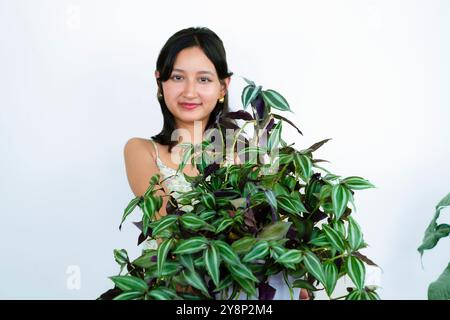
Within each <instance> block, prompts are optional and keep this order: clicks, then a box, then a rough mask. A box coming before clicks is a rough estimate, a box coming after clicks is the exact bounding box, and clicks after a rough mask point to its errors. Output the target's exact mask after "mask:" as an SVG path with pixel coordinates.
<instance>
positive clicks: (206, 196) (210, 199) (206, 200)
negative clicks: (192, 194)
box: [201, 192, 216, 210]
mask: <svg viewBox="0 0 450 320" xmlns="http://www.w3.org/2000/svg"><path fill="white" fill-rule="evenodd" d="M201 201H202V203H203V204H204V205H205V207H206V208H208V209H211V210H213V209H214V208H215V207H216V198H215V197H214V195H212V194H211V193H209V192H208V193H203V194H202V195H201Z"/></svg>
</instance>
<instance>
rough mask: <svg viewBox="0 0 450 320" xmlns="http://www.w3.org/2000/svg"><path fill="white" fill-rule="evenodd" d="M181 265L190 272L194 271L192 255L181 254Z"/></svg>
mask: <svg viewBox="0 0 450 320" xmlns="http://www.w3.org/2000/svg"><path fill="white" fill-rule="evenodd" d="M178 258H179V259H180V263H181V264H182V265H183V266H184V267H186V268H187V269H188V270H190V271H194V260H193V259H192V255H190V254H180V255H179V256H178Z"/></svg>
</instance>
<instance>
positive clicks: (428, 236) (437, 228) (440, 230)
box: [417, 193, 450, 256]
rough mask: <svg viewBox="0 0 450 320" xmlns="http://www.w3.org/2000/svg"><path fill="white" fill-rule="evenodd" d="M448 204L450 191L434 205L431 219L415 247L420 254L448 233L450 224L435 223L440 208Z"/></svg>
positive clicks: (449, 202) (432, 246) (449, 203)
mask: <svg viewBox="0 0 450 320" xmlns="http://www.w3.org/2000/svg"><path fill="white" fill-rule="evenodd" d="M449 205H450V193H448V194H447V195H446V196H445V197H444V198H443V199H442V200H441V201H439V203H438V204H437V205H436V212H435V214H434V217H433V219H432V220H431V222H430V224H429V225H428V227H427V229H426V230H425V235H424V237H423V240H422V244H421V245H420V247H419V248H418V249H417V250H418V251H419V252H420V255H421V256H422V255H423V252H424V251H425V250H429V249H432V248H434V247H435V246H436V244H437V243H438V241H439V240H440V239H441V238H444V237H447V236H448V235H449V234H450V226H449V225H447V224H440V225H438V224H437V219H438V218H439V215H440V213H441V210H442V209H443V208H445V207H448V206H449Z"/></svg>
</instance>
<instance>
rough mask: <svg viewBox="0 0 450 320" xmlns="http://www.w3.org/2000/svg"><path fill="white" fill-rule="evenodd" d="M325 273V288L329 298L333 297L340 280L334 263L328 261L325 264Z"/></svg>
mask: <svg viewBox="0 0 450 320" xmlns="http://www.w3.org/2000/svg"><path fill="white" fill-rule="evenodd" d="M323 271H324V273H325V284H324V287H325V290H326V292H327V294H328V296H329V297H331V295H332V293H333V291H334V288H335V287H336V282H337V279H338V268H337V266H336V265H335V264H334V262H332V261H327V262H325V263H324V264H323Z"/></svg>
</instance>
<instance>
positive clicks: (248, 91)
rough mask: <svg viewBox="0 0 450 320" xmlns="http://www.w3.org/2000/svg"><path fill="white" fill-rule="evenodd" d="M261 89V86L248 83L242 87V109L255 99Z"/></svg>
mask: <svg viewBox="0 0 450 320" xmlns="http://www.w3.org/2000/svg"><path fill="white" fill-rule="evenodd" d="M261 89H262V87H261V86H258V87H255V86H254V85H248V86H246V87H245V88H244V90H243V91H242V95H241V100H242V106H243V107H244V110H245V109H246V108H247V106H248V105H249V104H250V102H252V101H253V100H254V99H256V97H257V96H258V94H259V93H260V92H261Z"/></svg>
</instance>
